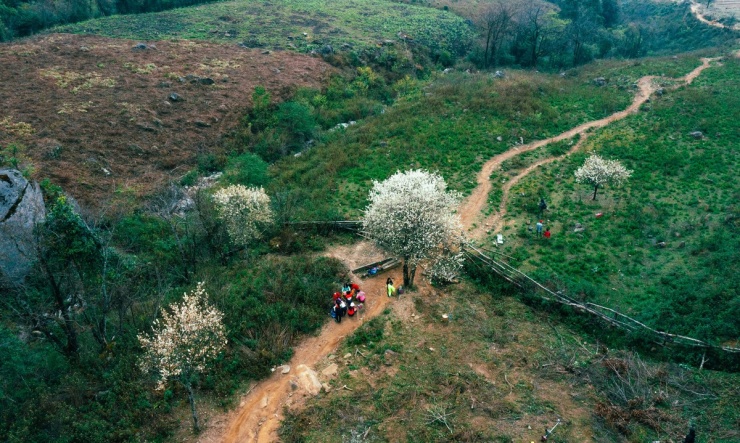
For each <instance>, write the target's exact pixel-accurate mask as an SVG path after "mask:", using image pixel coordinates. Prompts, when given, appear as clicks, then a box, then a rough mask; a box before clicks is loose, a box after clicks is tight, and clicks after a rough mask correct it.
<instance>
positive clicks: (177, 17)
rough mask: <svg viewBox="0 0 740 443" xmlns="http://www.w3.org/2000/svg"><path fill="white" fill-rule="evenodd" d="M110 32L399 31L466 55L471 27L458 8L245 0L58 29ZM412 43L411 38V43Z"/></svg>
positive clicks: (338, 41)
mask: <svg viewBox="0 0 740 443" xmlns="http://www.w3.org/2000/svg"><path fill="white" fill-rule="evenodd" d="M55 31H57V32H73V33H86V34H96V35H105V36H108V37H119V38H131V39H144V40H161V39H173V38H181V39H196V40H216V41H221V42H230V43H242V44H244V45H245V46H248V47H260V48H270V49H296V50H299V51H304V52H307V51H310V50H319V49H321V48H323V47H324V46H325V45H331V46H333V47H334V48H335V49H337V50H338V49H339V48H340V47H342V45H349V47H350V48H356V49H358V50H359V49H365V48H377V47H378V46H379V45H381V44H382V43H383V41H384V40H393V41H399V34H404V35H406V36H407V37H408V38H405V39H404V40H409V43H411V40H413V42H414V43H419V44H421V45H424V46H426V47H429V48H431V49H433V50H444V51H448V52H450V53H462V52H463V51H465V50H466V49H467V47H468V46H469V44H470V38H471V30H470V29H469V26H468V25H467V24H465V22H464V20H463V19H462V18H460V17H458V16H456V15H454V14H452V13H449V12H445V11H438V10H434V9H428V8H422V7H416V6H410V5H400V4H392V3H390V2H387V1H383V0H367V1H362V2H357V1H351V0H335V1H326V0H275V1H271V2H263V1H256V0H239V1H230V2H221V3H217V4H210V5H203V6H197V7H192V8H183V9H177V10H173V11H167V12H160V13H154V14H142V15H136V16H116V17H107V18H103V19H98V20H90V21H87V22H83V23H78V24H75V25H70V26H65V27H61V28H57V29H55ZM412 44H413V43H412Z"/></svg>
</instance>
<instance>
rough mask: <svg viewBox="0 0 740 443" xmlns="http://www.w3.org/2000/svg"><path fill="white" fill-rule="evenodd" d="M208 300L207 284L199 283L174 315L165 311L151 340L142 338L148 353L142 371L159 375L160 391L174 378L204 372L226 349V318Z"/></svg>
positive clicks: (175, 308)
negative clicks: (155, 372) (224, 319)
mask: <svg viewBox="0 0 740 443" xmlns="http://www.w3.org/2000/svg"><path fill="white" fill-rule="evenodd" d="M207 297H208V294H207V293H206V290H205V288H204V286H203V283H202V282H201V283H198V287H197V288H196V289H195V290H194V291H192V292H191V293H190V294H187V293H186V294H185V296H184V297H183V301H182V303H175V304H173V305H172V306H171V311H172V312H171V313H170V312H167V311H166V310H165V309H164V308H163V309H162V318H161V319H157V320H154V327H153V329H154V330H153V333H152V335H151V336H148V335H146V334H139V335H138V339H139V343H140V344H141V347H142V348H144V351H145V353H144V356H143V357H142V359H141V360H140V368H141V370H142V371H144V372H149V371H151V370H154V371H157V372H158V373H159V380H158V384H157V389H160V390H161V389H164V387H165V385H166V384H167V381H168V380H170V379H172V378H177V377H180V376H182V375H184V376H189V375H191V374H192V373H195V372H204V371H205V370H206V367H207V365H208V363H209V362H210V361H211V360H213V359H214V358H216V356H217V355H218V354H219V352H221V351H222V350H223V349H224V347H225V346H226V333H225V328H224V325H223V314H222V313H221V312H220V311H219V310H218V309H216V308H215V307H213V306H210V305H209V304H208V301H207Z"/></svg>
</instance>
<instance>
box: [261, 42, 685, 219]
mask: <svg viewBox="0 0 740 443" xmlns="http://www.w3.org/2000/svg"><path fill="white" fill-rule="evenodd" d="M698 64H699V61H698V57H697V56H684V57H680V58H677V59H673V58H657V59H646V60H644V61H641V62H623V61H622V62H615V61H610V62H602V63H595V64H592V65H589V66H588V67H583V68H580V69H577V70H573V71H569V72H568V73H567V74H566V75H565V76H555V75H544V74H537V73H528V72H523V71H510V72H508V73H507V76H506V77H505V78H503V79H496V78H493V77H492V76H491V75H489V74H485V73H480V74H473V75H470V74H466V73H463V72H457V73H453V74H449V75H443V76H438V77H437V78H435V79H434V80H433V82H432V83H431V84H430V85H427V86H425V85H416V87H412V88H410V90H409V91H407V92H406V94H407V97H406V98H405V99H401V100H399V101H398V102H397V103H396V104H395V105H393V106H391V107H388V108H386V109H385V111H384V113H383V114H379V115H376V116H374V117H372V118H368V119H366V120H364V121H362V122H360V123H359V124H358V125H355V126H351V127H349V128H347V129H346V131H338V132H337V133H333V134H329V136H328V140H327V141H326V143H325V144H323V145H321V146H319V147H318V148H317V149H312V150H309V151H307V152H306V153H304V154H303V155H302V156H301V157H298V158H289V159H285V160H284V161H281V162H279V163H277V164H276V165H275V166H274V167H273V168H272V171H273V174H274V176H275V182H274V186H275V187H276V189H277V188H280V189H285V188H296V189H297V188H300V189H301V190H302V192H306V193H307V194H306V196H305V197H304V198H303V199H305V200H306V201H311V202H312V204H311V206H310V209H311V211H312V214H305V215H303V216H302V217H303V218H306V217H308V218H311V217H317V216H318V217H321V216H325V212H324V213H323V214H322V213H321V212H320V211H322V210H324V211H327V210H332V209H336V208H341V211H342V212H343V213H344V215H346V216H349V217H357V216H358V215H359V211H360V210H361V209H362V208H364V206H365V199H366V197H367V191H368V189H369V187H370V186H371V182H372V180H382V179H384V178H386V177H388V176H390V175H391V174H392V173H394V172H395V171H396V170H404V169H408V168H412V167H421V168H427V169H432V170H438V171H440V172H441V173H442V175H443V176H444V177H445V178H446V180H447V182H448V183H449V184H450V186H452V187H453V188H455V189H458V190H461V191H463V192H467V191H470V190H471V189H472V188H473V186H474V183H475V174H476V173H477V172H478V170H479V169H480V165H481V164H482V163H483V162H484V161H485V160H487V159H488V158H490V157H491V156H493V155H495V154H497V153H500V152H503V151H505V150H508V149H511V148H512V147H513V146H515V145H516V143H518V142H520V141H521V140H523V141H524V142H525V143H529V142H531V141H533V140H539V139H543V138H547V137H550V136H553V135H556V134H558V133H560V132H562V131H564V130H566V129H570V128H572V127H574V126H576V125H578V124H580V123H583V122H586V121H589V120H593V119H598V118H602V117H604V116H606V115H609V114H611V113H613V112H615V111H618V110H621V109H624V108H625V107H626V106H627V104H628V103H629V102H630V101H631V97H632V94H633V92H632V91H633V84H634V82H635V81H636V80H637V79H638V78H639V77H641V76H642V75H646V74H653V75H661V74H666V75H669V76H672V75H683V74H685V73H687V72H689V71H690V70H691V69H693V68H694V67H696V66H697V65H698ZM602 76H605V77H606V78H608V79H609V85H608V86H606V87H598V86H595V85H594V83H593V82H592V80H593V78H595V77H602ZM299 218H300V217H299Z"/></svg>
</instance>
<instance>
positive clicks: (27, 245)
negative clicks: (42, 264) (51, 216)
mask: <svg viewBox="0 0 740 443" xmlns="http://www.w3.org/2000/svg"><path fill="white" fill-rule="evenodd" d="M45 214H46V211H45V208H44V199H43V196H42V194H41V188H39V185H38V183H35V182H29V181H28V180H26V179H25V178H24V177H23V175H22V174H21V173H20V172H18V171H17V170H15V169H0V279H3V278H4V279H5V280H7V281H8V282H10V283H11V284H19V283H21V282H22V281H23V279H24V278H25V277H26V275H28V273H29V271H30V270H31V267H32V266H33V261H34V258H35V256H36V241H35V237H34V228H35V227H36V224H37V223H39V222H41V221H43V220H44V216H45Z"/></svg>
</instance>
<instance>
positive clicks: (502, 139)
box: [496, 135, 504, 142]
mask: <svg viewBox="0 0 740 443" xmlns="http://www.w3.org/2000/svg"><path fill="white" fill-rule="evenodd" d="M496 141H499V142H502V141H504V138H503V137H501V136H500V135H499V136H498V137H496Z"/></svg>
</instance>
